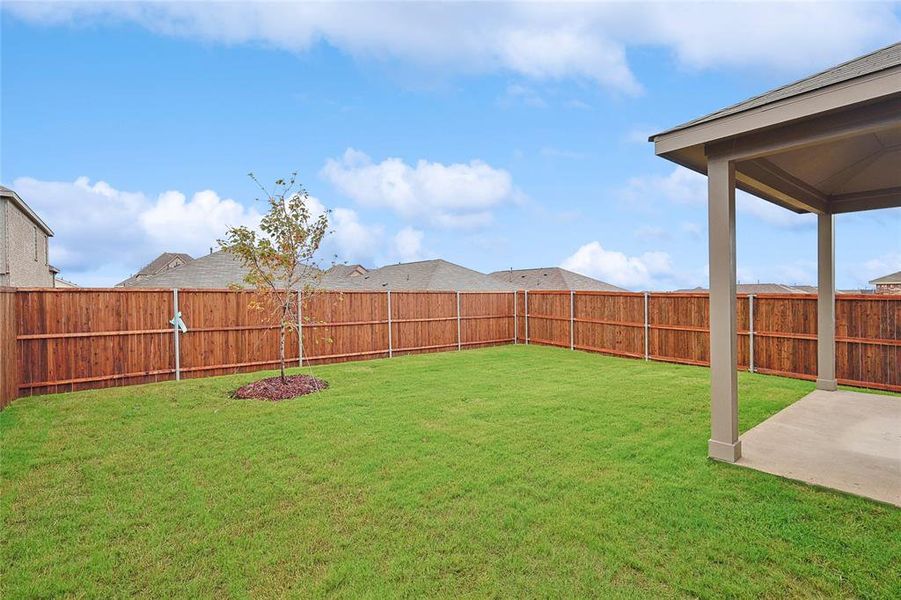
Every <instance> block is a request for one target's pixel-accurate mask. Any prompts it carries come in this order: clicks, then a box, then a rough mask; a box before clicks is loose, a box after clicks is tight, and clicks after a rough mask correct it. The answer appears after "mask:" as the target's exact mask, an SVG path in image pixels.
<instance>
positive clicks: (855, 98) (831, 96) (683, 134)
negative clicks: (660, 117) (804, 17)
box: [648, 65, 901, 158]
mask: <svg viewBox="0 0 901 600" xmlns="http://www.w3.org/2000/svg"><path fill="white" fill-rule="evenodd" d="M899 82H901V65H895V66H892V67H888V68H886V69H883V70H881V71H875V72H873V73H868V74H866V75H861V76H860V77H855V78H853V79H847V80H845V81H842V82H839V83H836V84H833V85H829V86H825V87H822V88H818V89H815V90H811V91H809V92H806V93H803V94H798V95H796V96H790V97H788V98H783V99H781V100H777V101H775V102H771V103H768V104H764V105H761V106H756V107H754V108H750V109H748V110H743V111H741V112H737V113H734V114H730V115H726V116H723V117H720V118H716V119H713V120H710V121H702V122H700V123H697V124H691V123H686V124H685V125H680V126H678V127H674V128H672V129H668V130H666V131H662V132H660V133H656V134H654V135H652V136H650V137H649V138H648V141H649V142H653V143H654V152H655V153H656V154H657V155H658V156H663V157H665V158H669V155H670V154H671V153H673V152H676V151H679V150H683V149H687V148H691V147H694V146H698V145H701V144H706V143H709V142H713V141H717V140H722V139H726V138H730V137H735V136H739V135H742V134H745V133H749V132H751V131H759V130H762V129H767V128H770V127H776V126H779V125H784V124H787V123H789V122H792V121H796V120H799V119H803V118H808V117H812V116H816V115H819V114H823V113H826V112H829V111H832V110H839V109H842V108H846V107H848V106H851V105H853V104H860V103H864V102H871V101H873V100H878V99H880V98H883V97H886V96H890V95H891V94H894V93H897V91H898V87H899ZM702 118H703V117H702Z"/></svg>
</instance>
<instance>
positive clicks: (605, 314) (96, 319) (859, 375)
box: [0, 288, 901, 406]
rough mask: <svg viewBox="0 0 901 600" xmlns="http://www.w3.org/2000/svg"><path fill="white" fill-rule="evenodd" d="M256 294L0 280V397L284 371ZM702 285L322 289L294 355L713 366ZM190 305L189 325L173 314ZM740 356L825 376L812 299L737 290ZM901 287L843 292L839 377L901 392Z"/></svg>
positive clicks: (290, 351) (291, 350) (749, 362)
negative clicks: (605, 359)
mask: <svg viewBox="0 0 901 600" xmlns="http://www.w3.org/2000/svg"><path fill="white" fill-rule="evenodd" d="M252 297H253V292H252V291H242V290H210V289H180V290H172V289H149V288H112V289H89V288H67V289H52V288H50V289H44V288H40V289H38V288H29V289H17V290H16V289H11V288H3V289H2V290H0V394H2V395H0V406H5V405H6V404H8V403H9V402H10V401H12V399H14V398H15V397H17V396H25V395H33V394H44V393H54V392H62V391H71V390H80V389H91V388H98V387H110V386H119V385H130V384H136V383H148V382H154V381H165V380H170V379H187V378H194V377H206V376H213V375H223V374H230V373H238V372H247V371H256V370H261V369H267V368H273V367H275V366H277V364H278V350H277V348H278V344H277V341H278V327H277V325H273V324H271V323H269V322H268V321H267V319H266V315H265V314H264V313H262V312H261V311H259V310H254V309H252V308H251V307H250V305H251V300H252ZM708 308H709V303H708V296H707V294H704V293H648V292H641V293H633V292H589V291H576V292H573V291H569V290H565V291H545V290H541V291H537V290H531V291H529V292H524V291H520V292H512V291H506V292H505V291H500V292H466V291H426V292H423V291H400V290H391V291H387V290H386V291H319V292H316V293H314V294H312V295H306V294H304V297H303V302H302V310H301V315H302V317H301V319H300V327H299V328H298V330H297V331H296V332H292V334H291V335H289V338H288V343H287V348H286V354H287V358H288V362H289V363H290V364H291V365H298V364H300V365H308V364H321V363H327V362H341V361H348V360H360V359H367V358H381V357H392V356H398V355H403V354H414V353H423V352H440V351H447V350H462V349H466V348H474V347H482V346H490V345H499V344H510V343H527V344H543V345H551V346H559V347H563V348H569V349H572V350H584V351H589V352H599V353H603V354H609V355H614V356H624V357H631V358H639V359H645V360H656V361H664V362H674V363H682V364H691V365H707V364H709V354H708V353H709V329H708ZM176 312H180V313H181V316H182V320H183V323H184V325H185V327H186V331H182V330H181V329H180V328H179V326H178V323H177V322H174V323H173V321H174V317H175V313H176ZM737 319H738V330H739V331H738V343H739V356H738V359H739V367H740V368H743V369H747V370H752V371H756V372H760V373H767V374H775V375H785V376H790V377H800V378H803V379H815V378H816V324H817V318H816V295H814V294H760V295H754V296H748V295H739V296H738V303H737ZM899 338H901V296H888V295H856V294H855V295H845V294H842V295H839V296H837V298H836V345H837V348H836V362H837V365H836V369H837V373H838V375H839V382H840V383H844V384H848V385H855V386H861V387H871V388H879V389H886V390H893V391H901V372H899V371H901V339H899Z"/></svg>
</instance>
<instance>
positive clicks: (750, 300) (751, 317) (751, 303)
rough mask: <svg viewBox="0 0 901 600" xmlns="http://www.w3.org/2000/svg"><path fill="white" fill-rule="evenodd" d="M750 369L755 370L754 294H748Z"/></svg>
mask: <svg viewBox="0 0 901 600" xmlns="http://www.w3.org/2000/svg"><path fill="white" fill-rule="evenodd" d="M748 371H750V372H751V373H753V372H754V294H751V295H750V296H748Z"/></svg>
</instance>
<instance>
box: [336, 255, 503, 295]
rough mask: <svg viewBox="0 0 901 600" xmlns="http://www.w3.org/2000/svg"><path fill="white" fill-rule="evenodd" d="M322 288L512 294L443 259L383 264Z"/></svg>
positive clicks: (495, 281)
mask: <svg viewBox="0 0 901 600" xmlns="http://www.w3.org/2000/svg"><path fill="white" fill-rule="evenodd" d="M321 286H322V287H323V288H331V289H359V290H398V291H402V290H435V291H437V290H460V291H485V292H494V291H512V289H513V288H512V287H510V286H509V285H505V284H504V283H503V282H500V281H498V280H496V279H493V278H491V277H489V276H488V275H485V274H484V273H479V272H478V271H473V270H472V269H467V268H466V267H462V266H460V265H457V264H454V263H452V262H448V261H446V260H441V259H435V260H423V261H418V262H410V263H399V264H396V265H387V266H384V267H381V268H379V269H374V270H372V271H369V272H368V273H367V274H365V275H362V276H358V277H352V278H351V277H347V278H344V279H343V281H342V280H337V279H335V278H331V277H328V276H326V277H325V278H323V282H322V284H321Z"/></svg>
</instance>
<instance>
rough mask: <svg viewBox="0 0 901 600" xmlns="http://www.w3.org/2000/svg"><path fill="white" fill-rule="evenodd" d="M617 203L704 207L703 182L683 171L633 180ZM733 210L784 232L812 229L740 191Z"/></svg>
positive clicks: (806, 221)
mask: <svg viewBox="0 0 901 600" xmlns="http://www.w3.org/2000/svg"><path fill="white" fill-rule="evenodd" d="M620 196H621V199H622V200H623V201H624V202H625V203H627V204H629V205H631V206H633V207H638V208H642V209H653V208H654V205H655V204H656V203H658V202H660V201H661V200H664V201H668V202H671V203H674V204H681V205H685V206H697V207H706V206H707V178H706V177H705V176H704V175H701V174H700V173H696V172H695V171H692V170H690V169H686V168H685V167H679V166H677V167H675V168H674V169H673V170H672V171H670V173H669V174H667V175H647V176H642V177H633V178H632V179H630V180H629V181H628V183H627V184H626V186H625V188H624V189H623V190H622V191H621V194H620ZM735 207H736V210H737V211H739V212H741V213H744V214H747V215H751V216H753V217H754V218H757V219H759V220H761V221H764V222H766V223H769V224H770V225H774V226H776V227H781V228H785V229H801V228H809V227H816V216H815V215H811V214H803V215H799V214H797V213H795V212H792V211H790V210H788V209H785V208H782V207H781V206H777V205H776V204H773V203H772V202H767V201H766V200H761V199H760V198H757V197H756V196H752V195H751V194H748V193H746V192H743V191H741V190H736V192H735Z"/></svg>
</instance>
